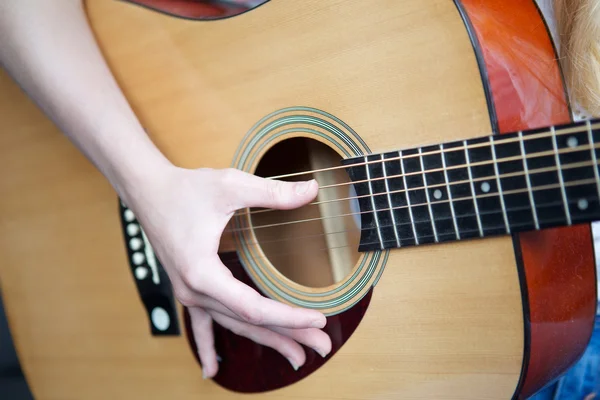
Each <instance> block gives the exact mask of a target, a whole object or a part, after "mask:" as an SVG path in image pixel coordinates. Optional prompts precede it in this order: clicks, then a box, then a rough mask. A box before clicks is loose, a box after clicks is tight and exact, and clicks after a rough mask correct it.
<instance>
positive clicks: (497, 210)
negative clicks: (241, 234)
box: [244, 197, 596, 247]
mask: <svg viewBox="0 0 600 400" xmlns="http://www.w3.org/2000/svg"><path fill="white" fill-rule="evenodd" d="M585 199H586V200H590V199H591V200H594V199H596V198H595V197H594V198H593V199H592V198H587V197H586V198H585ZM579 200H581V198H580V199H578V201H579ZM559 205H562V203H559V202H554V203H546V204H543V205H541V206H540V207H550V206H552V207H556V206H559ZM530 209H531V206H530V205H526V206H517V207H512V208H511V209H510V211H511V212H515V211H525V210H530ZM507 212H508V211H507ZM499 213H502V209H493V210H488V211H484V212H480V213H479V214H475V213H471V214H461V215H456V216H455V217H452V216H449V217H440V218H436V219H435V221H434V222H439V221H447V220H452V219H454V218H466V217H476V216H478V215H479V216H480V217H481V216H484V215H488V214H499ZM427 223H431V220H427V221H425V220H421V221H415V222H414V224H415V225H416V224H427ZM412 224H413V223H412V222H397V223H396V224H391V225H380V226H379V227H380V228H395V227H400V226H403V225H412ZM372 229H376V228H361V229H358V228H357V229H345V230H343V231H336V232H326V233H315V234H312V235H302V236H291V237H285V238H281V239H273V240H261V241H260V242H250V241H244V243H246V244H248V245H257V244H266V243H279V242H290V241H297V240H300V239H309V238H317V237H321V236H329V235H339V234H342V233H348V232H354V231H355V232H362V231H365V230H372ZM342 247H345V246H342Z"/></svg>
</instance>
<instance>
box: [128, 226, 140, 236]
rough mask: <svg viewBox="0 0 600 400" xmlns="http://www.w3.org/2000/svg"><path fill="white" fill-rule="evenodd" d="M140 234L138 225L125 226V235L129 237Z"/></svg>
mask: <svg viewBox="0 0 600 400" xmlns="http://www.w3.org/2000/svg"><path fill="white" fill-rule="evenodd" d="M138 233H140V226H139V225H138V224H129V225H127V234H128V235H129V236H135V235H137V234H138Z"/></svg>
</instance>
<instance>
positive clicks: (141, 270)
mask: <svg viewBox="0 0 600 400" xmlns="http://www.w3.org/2000/svg"><path fill="white" fill-rule="evenodd" d="M147 276H148V268H146V267H137V268H136V269H135V277H136V278H137V279H139V280H140V281H141V280H142V279H146V277H147Z"/></svg>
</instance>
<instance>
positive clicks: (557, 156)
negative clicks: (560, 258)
mask: <svg viewBox="0 0 600 400" xmlns="http://www.w3.org/2000/svg"><path fill="white" fill-rule="evenodd" d="M551 132H552V145H553V146H554V151H555V153H554V158H555V160H556V167H557V168H558V171H557V172H558V173H557V174H558V180H559V182H560V192H561V196H562V200H563V207H564V209H565V216H566V217H567V225H571V213H570V212H569V202H568V201H567V192H566V190H565V182H564V180H563V175H562V172H561V169H562V167H561V165H560V154H558V144H557V140H556V131H555V130H554V127H551Z"/></svg>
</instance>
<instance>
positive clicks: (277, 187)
mask: <svg viewBox="0 0 600 400" xmlns="http://www.w3.org/2000/svg"><path fill="white" fill-rule="evenodd" d="M226 174H228V175H229V176H227V178H226V179H225V181H226V185H225V187H226V190H227V191H228V195H229V196H230V199H231V201H232V202H233V203H234V205H235V207H236V208H238V209H239V208H245V207H265V208H276V209H280V210H289V209H293V208H298V207H301V206H303V205H305V204H307V203H309V202H310V201H312V200H313V199H314V198H315V197H316V196H317V193H318V191H319V185H318V184H317V181H315V180H314V179H313V180H309V181H300V182H286V181H281V180H274V179H266V178H261V177H258V176H255V175H252V174H248V173H246V172H243V171H239V170H229V171H228V172H227V173H226Z"/></svg>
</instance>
